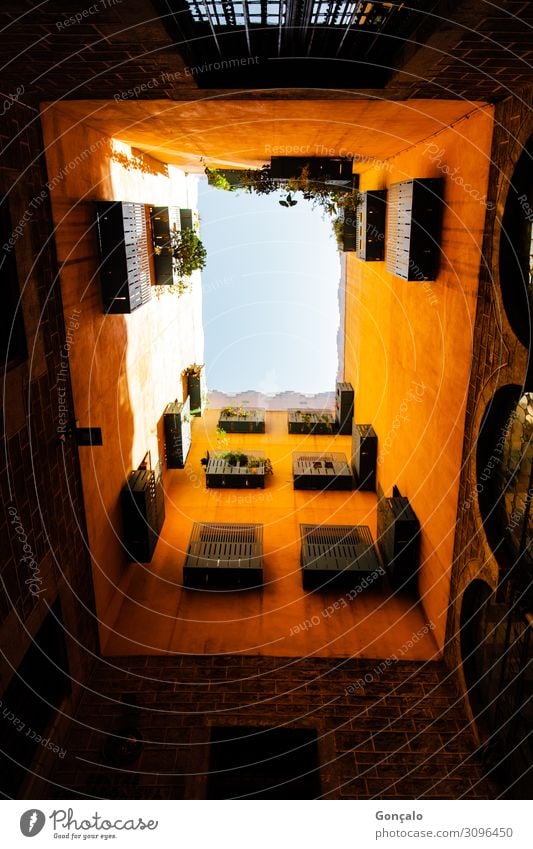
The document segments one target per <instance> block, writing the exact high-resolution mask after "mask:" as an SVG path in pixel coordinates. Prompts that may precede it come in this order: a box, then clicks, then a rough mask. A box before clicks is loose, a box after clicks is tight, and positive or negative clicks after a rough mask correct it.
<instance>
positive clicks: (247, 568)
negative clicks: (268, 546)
mask: <svg viewBox="0 0 533 849" xmlns="http://www.w3.org/2000/svg"><path fill="white" fill-rule="evenodd" d="M262 574H263V525H246V524H219V523H213V522H195V524H194V525H193V529H192V533H191V538H190V541H189V547H188V550H187V556H186V559H185V566H184V583H185V586H189V587H198V586H207V587H210V586H219V587H223V586H227V587H228V588H233V587H234V586H239V585H245V586H251V585H253V586H259V585H260V584H261V582H262Z"/></svg>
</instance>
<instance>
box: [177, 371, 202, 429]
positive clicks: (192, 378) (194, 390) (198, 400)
mask: <svg viewBox="0 0 533 849" xmlns="http://www.w3.org/2000/svg"><path fill="white" fill-rule="evenodd" d="M203 367H204V366H203V364H202V365H199V364H198V363H191V365H190V366H187V368H185V369H183V371H182V376H183V377H184V378H186V380H187V392H188V395H189V398H190V407H191V410H190V414H191V416H201V415H202V393H201V374H202V369H203Z"/></svg>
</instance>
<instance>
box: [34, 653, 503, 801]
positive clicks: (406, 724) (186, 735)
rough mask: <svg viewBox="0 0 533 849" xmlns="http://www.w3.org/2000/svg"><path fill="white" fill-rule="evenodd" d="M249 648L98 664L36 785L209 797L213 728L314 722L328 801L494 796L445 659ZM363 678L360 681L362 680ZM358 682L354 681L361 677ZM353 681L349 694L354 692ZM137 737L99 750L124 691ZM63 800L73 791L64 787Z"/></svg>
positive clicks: (115, 724)
mask: <svg viewBox="0 0 533 849" xmlns="http://www.w3.org/2000/svg"><path fill="white" fill-rule="evenodd" d="M378 665H379V661H357V660H342V661H336V660H332V659H328V658H320V659H317V658H307V659H293V658H268V657H252V656H240V657H235V656H218V657H208V656H202V657H192V656H176V657H168V658H162V657H159V658H156V657H151V658H108V659H107V660H106V661H104V662H101V663H99V665H98V667H97V669H96V670H95V674H94V675H93V677H92V678H91V681H90V685H89V687H88V689H87V691H86V693H85V695H84V697H83V700H82V704H81V707H80V710H79V712H78V714H77V717H76V722H75V724H73V726H72V730H71V733H70V736H69V738H68V740H67V742H66V749H67V753H66V755H65V757H64V758H63V759H62V760H58V761H57V763H56V768H55V770H54V772H53V774H52V776H51V778H52V781H53V782H55V783H56V784H55V785H54V786H48V788H46V787H44V788H43V791H42V792H43V794H44V795H45V796H46V798H61V797H62V796H64V795H65V789H64V788H71V789H72V792H73V794H74V795H75V796H79V797H81V798H82V797H83V796H85V795H91V796H96V797H103V798H125V797H127V798H163V799H182V798H205V793H206V771H207V768H208V748H209V747H208V742H209V733H210V731H209V729H210V726H212V725H240V726H243V725H250V726H256V727H257V726H260V727H262V726H286V727H294V728H315V729H316V730H317V733H318V737H319V751H320V761H321V780H322V794H323V796H324V797H325V798H347V799H348V798H353V799H368V798H391V799H400V798H404V799H413V798H461V797H464V798H493V797H494V795H495V794H496V793H497V792H498V790H497V788H496V787H495V786H493V785H491V784H489V783H488V782H487V780H485V779H484V778H483V769H482V765H481V762H480V759H479V757H478V755H477V754H476V751H475V745H474V741H473V737H472V734H471V733H470V731H469V730H468V727H467V723H466V720H465V717H464V712H463V709H462V705H461V700H460V698H458V695H457V692H456V690H455V687H454V684H453V682H452V680H451V678H450V677H449V675H448V673H447V670H446V668H445V667H444V665H442V664H437V663H431V664H430V663H428V664H419V663H396V664H393V663H390V664H389V665H387V664H384V665H383V666H382V671H381V673H380V671H379V668H378ZM365 674H366V675H367V678H366V681H367V682H369V683H366V684H365V683H364V676H365ZM360 680H361V681H362V682H363V686H362V687H357V686H356V685H357V684H358V682H359V681H360ZM350 688H352V691H350ZM126 692H128V693H135V694H136V697H137V702H138V708H134V709H132V718H131V719H129V720H128V724H132V723H134V724H135V725H136V726H137V727H138V729H139V730H140V732H141V734H142V736H143V738H144V745H143V749H142V752H141V753H140V755H139V756H138V758H137V759H136V760H135V761H134V762H133V763H131V764H129V765H128V766H124V767H123V768H121V769H117V768H116V767H115V766H113V765H111V764H108V763H107V764H106V761H105V756H104V747H105V744H106V740H107V739H108V736H109V734H110V733H111V734H113V732H114V731H116V729H117V728H119V727H120V718H121V716H122V715H123V714H124V708H123V706H121V705H120V699H121V697H122V696H123V694H124V693H126ZM67 795H68V796H69V798H70V795H71V794H70V791H69V792H68V793H67Z"/></svg>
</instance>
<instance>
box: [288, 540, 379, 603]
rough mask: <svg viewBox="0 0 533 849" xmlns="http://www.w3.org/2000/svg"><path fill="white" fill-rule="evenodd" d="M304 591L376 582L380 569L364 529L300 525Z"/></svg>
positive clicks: (372, 545)
mask: <svg viewBox="0 0 533 849" xmlns="http://www.w3.org/2000/svg"><path fill="white" fill-rule="evenodd" d="M300 536H301V566H302V571H303V582H304V587H306V588H314V589H316V588H317V587H318V586H324V585H325V586H326V587H327V586H328V585H330V584H331V583H332V582H334V583H335V584H336V585H337V584H338V583H340V582H342V583H349V584H354V583H355V584H357V583H358V582H359V579H360V578H361V577H362V576H364V575H366V576H369V575H371V576H373V579H377V578H378V577H379V576H381V575H382V574H383V569H382V566H381V564H380V561H379V558H378V556H377V554H376V551H375V548H374V542H373V539H372V534H371V532H370V528H369V527H368V526H367V525H300Z"/></svg>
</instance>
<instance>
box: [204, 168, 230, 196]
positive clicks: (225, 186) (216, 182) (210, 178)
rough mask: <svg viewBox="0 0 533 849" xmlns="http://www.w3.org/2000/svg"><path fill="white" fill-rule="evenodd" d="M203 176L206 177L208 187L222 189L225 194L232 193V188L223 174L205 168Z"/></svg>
mask: <svg viewBox="0 0 533 849" xmlns="http://www.w3.org/2000/svg"><path fill="white" fill-rule="evenodd" d="M204 171H205V174H206V176H207V182H208V183H209V185H210V186H213V187H214V188H215V189H222V190H223V191H225V192H232V191H233V186H232V185H231V183H230V182H229V180H228V179H227V178H226V177H224V174H221V173H220V171H217V170H216V168H207V167H206V168H205V169H204Z"/></svg>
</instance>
